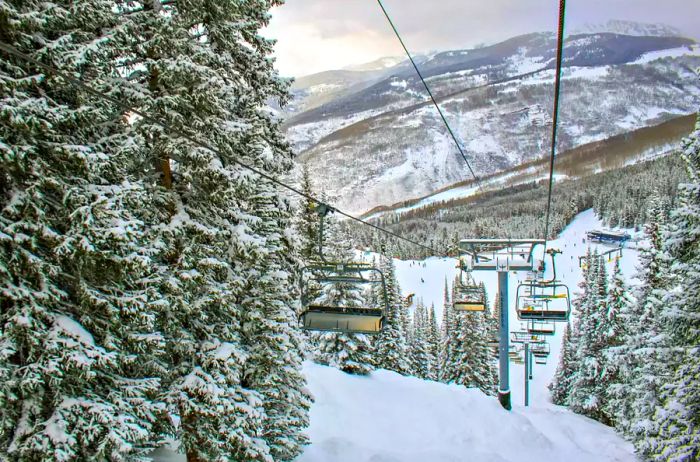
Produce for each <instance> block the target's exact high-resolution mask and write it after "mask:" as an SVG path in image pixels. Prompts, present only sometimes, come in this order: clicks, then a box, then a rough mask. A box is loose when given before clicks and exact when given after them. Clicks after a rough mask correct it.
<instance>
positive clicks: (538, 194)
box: [344, 155, 685, 259]
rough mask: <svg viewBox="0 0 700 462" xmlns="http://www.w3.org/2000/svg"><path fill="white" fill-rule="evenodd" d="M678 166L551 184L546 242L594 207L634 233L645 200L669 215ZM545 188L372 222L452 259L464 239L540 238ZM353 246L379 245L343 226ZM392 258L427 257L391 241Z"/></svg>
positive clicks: (652, 164) (667, 162) (366, 232)
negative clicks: (653, 200) (655, 198)
mask: <svg viewBox="0 0 700 462" xmlns="http://www.w3.org/2000/svg"><path fill="white" fill-rule="evenodd" d="M684 175H685V172H684V164H683V162H682V160H681V159H680V158H679V157H678V156H677V155H670V156H666V157H662V158H658V159H654V160H651V161H647V162H643V163H639V164H635V165H630V166H627V167H624V168H620V169H616V170H612V171H607V172H602V173H598V174H596V175H592V176H588V177H584V178H581V179H577V180H565V181H560V182H557V183H556V184H555V185H554V191H553V197H552V211H551V219H550V220H551V225H550V228H549V229H550V236H549V237H550V238H551V237H554V236H556V235H557V234H558V233H559V232H560V231H561V230H562V229H563V228H564V227H565V226H566V225H568V224H569V223H570V222H571V220H572V219H573V218H574V217H575V216H576V214H578V213H580V212H582V211H584V210H586V209H589V208H594V210H595V211H596V213H597V215H598V216H600V217H601V218H602V219H603V220H604V222H605V223H606V225H608V226H620V227H626V228H639V227H641V226H642V225H643V224H644V223H645V222H646V221H647V219H648V216H647V199H648V198H649V197H650V196H651V195H652V194H656V195H657V196H658V197H659V198H660V199H661V201H662V206H663V207H664V208H665V209H667V210H669V209H670V208H671V207H672V206H673V204H674V200H675V195H676V188H677V186H678V183H679V182H680V181H681V180H682V179H683V178H684ZM546 202H547V182H546V181H540V182H537V183H528V184H523V185H518V186H514V187H510V188H507V189H504V190H500V191H493V192H486V193H483V194H478V195H476V196H474V197H469V198H464V199H457V200H452V201H448V202H438V203H435V204H431V205H428V206H425V207H421V208H417V209H414V210H410V211H407V212H404V213H402V214H400V215H397V214H387V215H385V216H382V217H380V218H379V219H377V220H375V221H374V222H375V223H376V224H378V225H379V226H382V227H386V228H388V229H390V230H392V231H394V232H396V233H397V234H400V235H402V236H405V237H407V238H410V239H412V240H416V241H418V242H422V243H424V244H426V245H428V246H430V247H431V248H433V249H436V250H437V251H438V252H440V253H442V254H444V255H455V254H456V252H457V243H458V242H459V240H460V239H463V238H465V237H476V238H487V237H491V238H507V237H527V236H530V237H531V236H535V237H539V236H543V235H544V215H545V211H546V208H547V203H546ZM344 225H345V226H347V227H348V228H349V229H348V234H349V235H351V236H352V239H354V240H355V242H356V243H357V245H358V246H366V247H371V248H377V245H378V243H379V242H380V241H381V239H383V236H381V235H379V234H378V233H377V232H376V231H374V230H371V229H367V227H364V226H361V225H358V224H356V223H351V222H347V223H344ZM392 245H393V249H394V255H395V256H397V257H399V258H405V259H410V258H413V259H422V258H425V257H428V256H430V255H429V254H430V252H429V251H428V250H426V249H421V248H417V247H416V246H414V245H411V244H408V243H405V242H401V241H396V242H395V243H392Z"/></svg>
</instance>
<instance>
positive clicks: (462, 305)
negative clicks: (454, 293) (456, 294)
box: [454, 300, 486, 311]
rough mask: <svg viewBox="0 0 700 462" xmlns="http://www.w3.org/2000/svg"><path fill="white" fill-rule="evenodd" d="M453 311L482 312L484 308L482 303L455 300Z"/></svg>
mask: <svg viewBox="0 0 700 462" xmlns="http://www.w3.org/2000/svg"><path fill="white" fill-rule="evenodd" d="M454 309H455V310H457V311H484V310H485V309H486V306H485V305H484V302H483V301H476V300H457V301H455V302H454Z"/></svg>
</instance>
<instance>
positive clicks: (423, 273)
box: [396, 210, 638, 407]
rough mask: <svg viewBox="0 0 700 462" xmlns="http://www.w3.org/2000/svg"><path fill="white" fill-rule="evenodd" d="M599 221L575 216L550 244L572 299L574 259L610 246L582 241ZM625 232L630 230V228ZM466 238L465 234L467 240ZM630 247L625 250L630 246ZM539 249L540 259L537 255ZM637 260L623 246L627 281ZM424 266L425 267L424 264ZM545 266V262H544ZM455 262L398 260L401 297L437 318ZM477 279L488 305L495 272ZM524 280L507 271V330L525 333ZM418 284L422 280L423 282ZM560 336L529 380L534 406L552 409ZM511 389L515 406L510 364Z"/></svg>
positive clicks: (560, 329) (518, 373) (515, 375)
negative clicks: (519, 299)
mask: <svg viewBox="0 0 700 462" xmlns="http://www.w3.org/2000/svg"><path fill="white" fill-rule="evenodd" d="M602 227H603V226H602V223H601V222H600V220H598V219H597V218H596V216H595V214H594V213H593V210H587V211H585V212H583V213H581V214H579V215H578V216H577V217H576V218H575V219H574V220H573V222H572V223H571V224H570V225H569V226H568V227H567V228H566V229H564V231H563V232H562V233H561V235H560V237H559V239H557V240H555V241H551V243H550V244H549V247H554V248H559V249H560V250H561V251H562V252H563V253H562V254H561V255H559V256H558V257H557V276H558V277H559V278H560V279H561V280H562V281H563V282H564V283H565V284H567V285H568V286H569V288H570V290H571V292H572V295H574V294H575V292H576V291H577V290H578V286H577V285H578V283H579V281H580V280H581V277H582V275H581V269H580V268H579V266H578V257H580V256H583V255H585V253H586V249H587V248H588V246H589V245H590V246H591V248H592V249H596V248H597V249H599V251H600V252H604V251H605V250H610V249H612V248H613V247H610V246H607V245H601V244H589V243H588V242H585V243H584V242H582V239H584V238H585V236H586V232H587V231H590V230H592V229H598V228H602ZM628 232H629V230H628ZM465 237H466V236H465ZM628 247H629V246H628ZM541 253H542V250H541V248H540V250H539V255H538V256H540V257H541ZM637 262H638V255H637V250H635V249H633V248H626V249H625V250H624V251H623V254H622V260H621V265H622V271H623V274H624V275H625V278H626V279H627V280H628V282H631V281H633V277H634V274H635V268H636V266H637ZM424 263H425V266H423V264H424ZM547 263H548V265H549V262H547ZM455 265H456V260H454V259H447V258H429V259H427V260H425V261H420V262H417V261H411V260H408V261H402V260H396V269H397V278H398V280H399V285H400V286H401V291H402V292H403V294H404V295H408V294H410V293H415V300H416V301H417V300H418V299H423V301H424V302H425V303H426V304H427V305H428V306H430V304H431V303H434V304H435V312H436V314H437V316H438V319H441V317H442V303H443V290H444V284H445V278H447V281H448V284H450V285H451V284H452V280H453V279H454V276H456V275H457V274H458V270H457V269H456V268H455ZM613 265H614V261H610V262H609V263H608V270H609V271H612V269H613ZM549 271H551V268H550V267H549V266H548V273H547V274H546V276H547V277H550V276H551V273H549ZM474 276H475V279H476V280H477V281H483V282H484V283H485V284H486V288H487V292H488V294H489V298H490V300H491V302H493V297H494V295H495V294H496V292H497V289H498V281H497V274H496V273H494V272H477V273H474ZM519 277H520V278H522V277H524V275H523V274H521V275H517V274H513V273H511V275H510V279H509V286H510V290H509V298H510V300H509V306H510V330H511V332H512V331H514V330H523V329H524V327H525V326H524V324H522V325H521V323H520V322H519V321H518V320H517V316H516V313H515V298H516V296H515V290H516V288H517V284H518V279H519ZM421 280H422V281H423V282H421ZM563 333H564V324H559V325H558V326H557V332H556V334H555V335H554V336H552V337H550V338H549V342H550V344H551V349H552V352H551V354H550V357H549V359H548V361H547V364H546V365H535V369H534V374H533V381H532V382H531V383H530V391H531V394H530V405H531V406H534V407H538V406H539V407H542V406H544V407H547V406H551V404H550V401H549V391H548V390H547V388H546V387H547V385H548V384H549V383H550V382H551V380H552V377H553V376H554V372H555V370H556V367H557V364H558V362H559V351H560V349H561V337H562V335H563ZM510 373H511V391H512V393H513V395H512V397H513V401H514V402H515V403H522V402H523V394H522V392H523V381H524V367H523V366H521V365H517V364H513V363H511V372H510Z"/></svg>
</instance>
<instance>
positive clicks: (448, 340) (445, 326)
mask: <svg viewBox="0 0 700 462" xmlns="http://www.w3.org/2000/svg"><path fill="white" fill-rule="evenodd" d="M452 330H453V309H452V303H451V302H450V289H449V286H448V285H447V279H445V291H444V296H443V304H442V324H441V325H440V355H439V358H438V363H439V371H440V374H439V376H438V380H440V381H441V382H447V381H448V379H447V377H449V376H450V375H451V371H450V367H451V365H452V350H453V337H452Z"/></svg>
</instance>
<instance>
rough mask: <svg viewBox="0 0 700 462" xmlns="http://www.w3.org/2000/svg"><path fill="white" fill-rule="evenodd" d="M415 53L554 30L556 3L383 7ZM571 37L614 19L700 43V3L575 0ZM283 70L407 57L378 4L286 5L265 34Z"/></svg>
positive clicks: (387, 1)
mask: <svg viewBox="0 0 700 462" xmlns="http://www.w3.org/2000/svg"><path fill="white" fill-rule="evenodd" d="M383 3H384V6H385V7H386V9H387V10H388V12H389V14H390V15H391V16H392V19H393V21H394V23H395V24H396V27H397V28H398V29H399V32H400V33H401V34H402V35H403V38H404V41H405V42H406V45H407V46H408V48H409V50H410V51H411V52H425V51H431V50H440V51H441V50H448V49H459V48H469V47H471V46H473V45H475V44H478V43H494V42H496V41H498V40H502V39H506V38H509V37H513V36H515V35H519V34H524V33H528V32H539V31H546V30H552V31H553V30H555V29H556V21H557V8H558V4H559V2H558V1H557V0H383ZM566 19H567V30H573V29H576V28H578V27H581V26H582V25H584V24H602V23H605V22H607V21H608V20H610V19H622V20H629V21H638V22H646V23H664V24H668V25H670V26H673V27H676V28H677V29H680V30H681V31H682V32H683V33H684V34H685V35H687V36H689V37H692V38H695V39H698V38H700V0H568V2H567V17H566ZM264 34H265V35H266V36H268V37H271V38H276V39H278V41H279V42H278V43H277V45H276V47H275V54H276V57H277V67H278V69H279V70H280V71H281V73H282V74H283V75H285V76H295V77H298V76H302V75H307V74H312V73H315V72H319V71H323V70H328V69H340V68H342V67H346V66H348V65H353V64H361V63H365V62H369V61H373V60H375V59H377V58H380V57H384V56H401V55H402V54H403V51H402V50H401V46H400V45H399V43H398V42H397V40H396V38H395V36H394V35H393V32H392V31H391V29H390V27H389V25H388V23H387V22H386V19H385V18H384V16H383V15H382V12H381V10H380V9H379V5H378V4H377V2H376V0H287V3H286V4H285V5H283V6H281V7H277V8H275V9H273V10H272V21H271V24H270V26H269V28H267V29H266V30H265V31H264Z"/></svg>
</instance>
